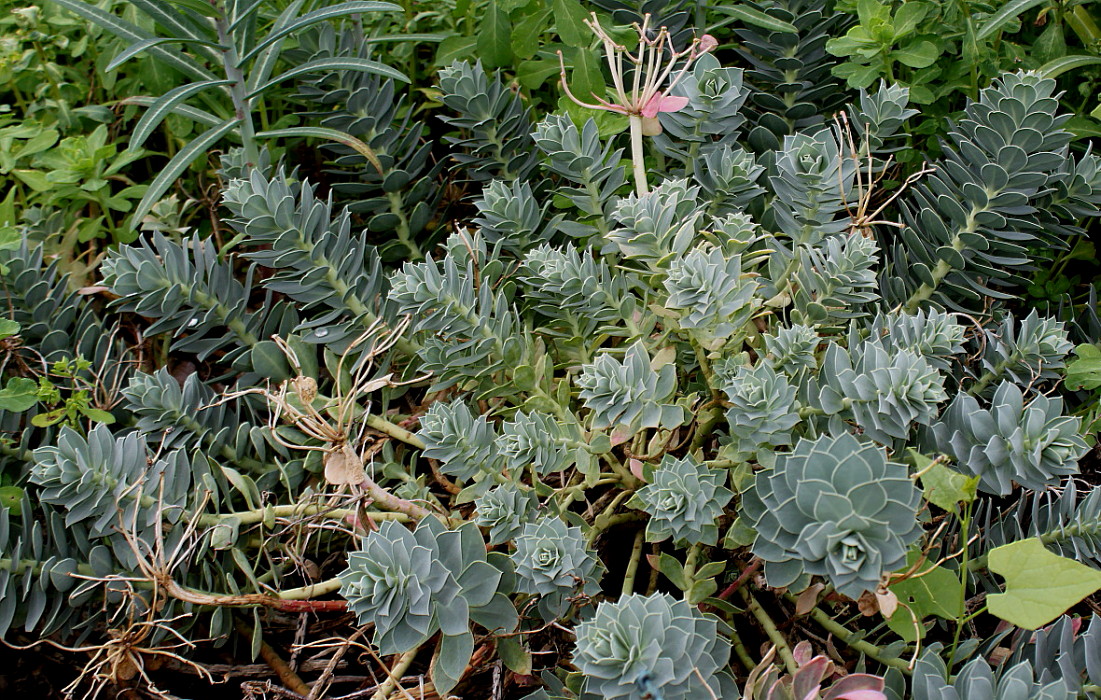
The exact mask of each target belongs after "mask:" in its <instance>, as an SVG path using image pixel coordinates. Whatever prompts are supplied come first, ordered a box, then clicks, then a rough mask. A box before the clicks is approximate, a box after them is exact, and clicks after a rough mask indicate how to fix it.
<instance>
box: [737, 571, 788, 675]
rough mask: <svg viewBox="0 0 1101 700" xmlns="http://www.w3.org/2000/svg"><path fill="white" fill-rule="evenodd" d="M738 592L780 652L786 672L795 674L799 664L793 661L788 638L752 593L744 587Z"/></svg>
mask: <svg viewBox="0 0 1101 700" xmlns="http://www.w3.org/2000/svg"><path fill="white" fill-rule="evenodd" d="M738 593H740V594H741V596H742V600H744V601H745V604H746V609H747V610H749V612H750V614H751V615H753V617H755V618H757V622H758V623H760V625H761V627H762V629H764V631H765V634H766V635H767V636H768V638H769V641H771V642H772V643H773V644H774V645H775V646H776V651H777V653H779V654H780V658H781V659H782V660H783V662H784V666H785V667H786V668H787V670H788V673H790V674H791V675H793V676H794V675H795V672H796V671H798V670H799V664H797V663H795V656H794V655H793V654H792V653H791V646H790V645H789V644H788V640H787V639H785V638H784V635H783V634H782V633H781V632H780V630H779V628H777V627H776V623H775V622H773V621H772V618H771V617H769V616H768V613H767V612H765V609H764V608H762V607H761V604H760V603H758V602H757V599H756V598H754V597H753V594H752V593H750V592H749V590H748V589H746V588H739V589H738Z"/></svg>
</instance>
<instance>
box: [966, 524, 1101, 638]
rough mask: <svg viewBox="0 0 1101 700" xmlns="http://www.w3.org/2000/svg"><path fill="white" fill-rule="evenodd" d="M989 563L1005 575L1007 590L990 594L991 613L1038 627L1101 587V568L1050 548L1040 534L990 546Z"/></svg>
mask: <svg viewBox="0 0 1101 700" xmlns="http://www.w3.org/2000/svg"><path fill="white" fill-rule="evenodd" d="M987 567H988V568H989V569H990V570H991V571H993V572H994V573H996V574H998V575H999V576H1001V577H1002V578H1004V579H1005V593H998V594H995V595H991V596H987V599H986V604H987V609H989V610H990V613H991V614H993V615H996V616H997V617H1000V618H1002V619H1003V620H1005V621H1007V622H1010V623H1012V624H1014V625H1017V626H1018V627H1023V628H1024V629H1030V630H1034V629H1038V628H1040V627H1043V626H1044V625H1046V624H1048V623H1049V622H1051V621H1052V620H1054V619H1055V618H1057V617H1059V616H1060V615H1062V614H1063V613H1064V612H1066V611H1067V608H1069V607H1071V606H1072V605H1074V604H1075V603H1077V602H1078V601H1080V600H1082V599H1083V598H1085V597H1086V596H1088V595H1090V594H1092V593H1093V592H1094V591H1097V590H1098V589H1101V571H1097V570H1096V569H1091V568H1090V567H1088V566H1086V565H1085V564H1081V563H1079V562H1076V561H1074V560H1073V559H1067V558H1066V557H1061V556H1059V555H1058V554H1053V553H1052V552H1049V551H1048V550H1047V548H1046V547H1044V543H1043V542H1041V541H1040V538H1038V537H1030V538H1029V539H1027V540H1021V541H1019V542H1011V543H1010V544H1007V545H1003V546H1001V547H998V548H997V549H994V550H991V552H990V554H989V555H988V557H987Z"/></svg>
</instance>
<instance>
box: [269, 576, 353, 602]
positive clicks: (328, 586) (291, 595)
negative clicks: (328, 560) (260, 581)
mask: <svg viewBox="0 0 1101 700" xmlns="http://www.w3.org/2000/svg"><path fill="white" fill-rule="evenodd" d="M339 590H340V579H339V578H331V579H328V580H326V581H322V582H321V583H311V584H310V585H308V586H302V587H300V588H288V589H287V590H285V591H279V593H278V594H277V597H278V598H279V600H309V599H311V598H319V597H321V596H323V595H329V594H330V593H336V592H337V591H339Z"/></svg>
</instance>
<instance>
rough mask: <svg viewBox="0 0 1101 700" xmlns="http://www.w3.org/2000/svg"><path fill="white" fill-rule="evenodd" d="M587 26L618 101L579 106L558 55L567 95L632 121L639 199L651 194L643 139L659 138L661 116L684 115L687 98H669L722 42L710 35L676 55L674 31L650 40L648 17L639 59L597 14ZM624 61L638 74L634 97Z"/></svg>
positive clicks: (664, 31) (663, 31)
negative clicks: (600, 44)
mask: <svg viewBox="0 0 1101 700" xmlns="http://www.w3.org/2000/svg"><path fill="white" fill-rule="evenodd" d="M585 24H586V26H588V27H589V29H591V30H592V31H593V33H594V34H596V36H597V37H598V38H599V39H600V40H601V42H603V44H604V57H605V58H606V59H607V61H608V68H609V70H610V71H611V74H612V83H613V85H614V87H615V101H614V102H609V101H608V100H605V99H604V98H602V97H600V96H599V95H593V98H594V99H595V100H596V102H597V103H596V104H591V103H588V102H583V101H582V100H579V99H578V98H577V97H576V96H575V95H574V94H573V93H572V92H571V91H570V86H569V84H568V83H567V82H566V65H565V63H564V62H563V60H562V52H561V51H559V52H558V61H559V65H560V67H561V81H562V89H563V90H565V92H566V95H567V96H568V97H569V98H570V99H571V100H573V101H574V102H575V103H577V104H579V105H581V106H582V107H588V108H589V109H602V110H606V111H609V112H615V113H617V114H623V115H626V116H627V118H628V120H629V123H630V126H631V159H632V161H633V162H634V171H635V187H636V189H637V190H638V193H639V194H646V193H647V192H648V191H649V186H648V185H647V183H646V168H645V166H644V165H643V162H642V161H643V152H642V137H643V136H656V135H657V134H660V133H661V122H660V121H658V114H660V113H661V112H676V111H677V110H680V109H684V107H685V106H686V105H687V104H688V98H687V97H679V96H676V95H670V94H669V92H670V91H671V90H672V89H673V88H674V87H676V85H677V84H678V83H679V82H680V81H681V80H682V79H684V76H685V75H687V74H688V69H689V68H690V67H691V66H692V62H693V61H695V60H696V59H697V58H699V57H700V56H702V55H703V54H705V53H707V52H709V51H711V50H713V49H714V48H715V47H716V46H717V45H718V43H719V42H718V41H716V40H715V37H713V36H711V35H710V34H704V35H703V36H702V37H699V38H697V39H693V41H692V43H691V44H690V45H689V46H688V48H686V49H684V50H683V51H676V50H674V48H673V39H672V37H670V36H669V30H667V29H666V28H665V27H661V28H660V29H658V32H657V35H656V36H655V37H654V38H653V39H651V38H649V37H648V36H647V32H648V31H649V28H650V26H649V25H650V15H649V14H647V15H645V16H644V17H643V20H642V24H641V25H639V24H635V29H636V30H637V31H638V53H637V54H632V53H631V52H630V51H628V50H627V47H626V46H622V45H620V44H617V43H616V42H615V40H613V39H612V37H611V36H609V35H608V33H607V32H606V31H604V28H603V27H601V26H600V22H599V21H598V20H597V18H596V13H593V14H592V18H591V19H587V20H585ZM624 57H626V59H627V62H628V63H629V64H630V65H633V66H634V68H635V70H634V74H633V77H632V81H631V90H630V92H628V91H627V87H626V80H625V78H624V73H625V71H624ZM682 61H683V62H682ZM678 63H681V66H680V70H677V64H678ZM674 71H676V72H675V73H674Z"/></svg>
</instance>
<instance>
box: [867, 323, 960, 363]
mask: <svg viewBox="0 0 1101 700" xmlns="http://www.w3.org/2000/svg"><path fill="white" fill-rule="evenodd" d="M870 329H871V332H872V336H873V337H876V338H879V339H880V341H881V342H882V343H883V347H885V348H887V349H888V350H909V351H911V352H913V353H916V354H918V355H921V356H922V357H923V358H925V361H926V362H928V363H929V364H930V365H932V366H933V367H935V368H936V369H938V370H940V371H942V372H944V371H947V370H948V367H949V365H950V364H951V361H952V357H953V356H954V355H958V354H959V353H961V352H963V332H964V328H963V326H961V325H960V324H958V323H956V320H955V318H954V316H953V314H948V313H945V312H943V311H939V310H937V309H929V310H928V311H926V310H925V309H922V310H921V311H918V312H917V313H916V314H907V313H901V312H891V313H885V314H879V315H877V316H876V317H875V318H874V319H873V320H872V323H871V326H870Z"/></svg>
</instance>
